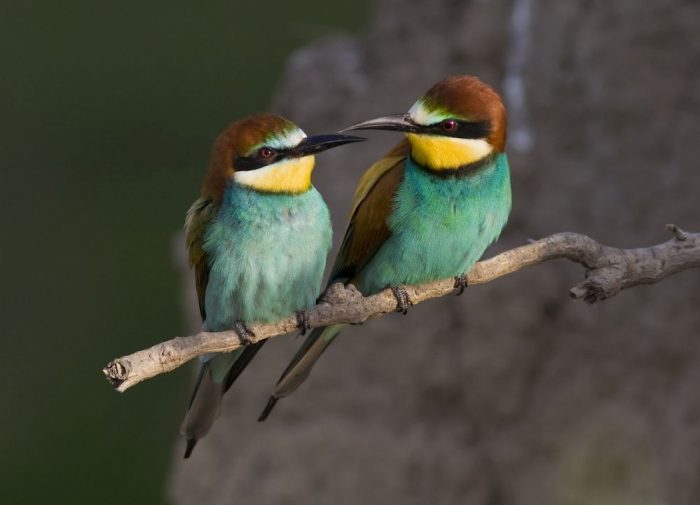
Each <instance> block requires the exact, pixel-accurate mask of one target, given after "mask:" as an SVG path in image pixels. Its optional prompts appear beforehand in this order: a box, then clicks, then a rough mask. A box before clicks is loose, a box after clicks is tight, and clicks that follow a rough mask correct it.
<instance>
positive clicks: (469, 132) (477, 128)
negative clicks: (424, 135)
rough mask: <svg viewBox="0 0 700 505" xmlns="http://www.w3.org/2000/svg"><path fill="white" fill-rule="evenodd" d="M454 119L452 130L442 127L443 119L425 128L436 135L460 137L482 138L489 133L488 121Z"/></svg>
mask: <svg viewBox="0 0 700 505" xmlns="http://www.w3.org/2000/svg"><path fill="white" fill-rule="evenodd" d="M454 121H455V122H456V123H457V128H456V129H454V130H452V131H445V129H444V128H443V127H442V124H443V121H440V122H439V123H437V124H434V125H430V126H428V127H427V129H428V130H429V131H430V132H432V133H435V134H436V135H442V136H443V137H455V138H461V139H484V138H486V137H488V136H489V134H490V133H491V122H490V121H474V122H472V121H459V120H454Z"/></svg>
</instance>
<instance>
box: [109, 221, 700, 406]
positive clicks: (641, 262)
mask: <svg viewBox="0 0 700 505" xmlns="http://www.w3.org/2000/svg"><path fill="white" fill-rule="evenodd" d="M666 228H667V229H668V231H670V232H671V233H672V234H673V238H672V239H671V240H669V241H668V242H665V243H663V244H658V245H655V246H652V247H647V248H639V249H616V248H614V247H608V246H604V245H601V244H599V243H598V242H596V241H595V240H593V239H591V238H590V237H587V236H585V235H580V234H577V233H557V234H556V235H551V236H549V237H546V238H543V239H541V240H537V241H532V242H531V243H529V244H528V245H524V246H522V247H518V248H515V249H511V250H510V251H506V252H504V253H501V254H499V255H498V256H495V257H493V258H490V259H487V260H484V261H480V262H479V263H477V264H476V265H474V267H473V268H472V270H471V271H470V272H469V275H468V283H469V285H475V284H484V283H487V282H490V281H492V280H495V279H498V278H499V277H503V276H505V275H508V274H511V273H513V272H517V271H518V270H520V269H522V268H525V267H529V266H532V265H537V264H539V263H543V262H545V261H549V260H553V259H558V258H566V259H569V260H571V261H574V262H576V263H580V264H581V265H583V266H584V267H585V268H586V278H585V280H584V281H583V282H582V283H580V284H578V285H577V286H574V287H573V288H572V289H571V290H570V295H571V297H572V298H575V299H579V300H581V299H582V300H585V301H586V302H588V303H595V302H597V301H599V300H605V299H606V298H610V297H611V296H614V295H616V294H617V293H618V292H619V291H621V290H623V289H626V288H629V287H632V286H637V285H640V284H651V283H655V282H658V281H660V280H662V279H664V278H666V277H668V276H669V275H673V274H675V273H677V272H680V271H682V270H686V269H689V268H697V267H700V233H687V232H684V231H683V230H681V229H680V228H678V227H677V226H675V225H667V226H666ZM405 288H406V292H407V293H408V296H409V298H410V300H411V302H412V304H413V305H415V304H418V303H420V302H422V301H425V300H429V299H431V298H437V297H441V296H445V295H447V294H450V293H452V292H454V291H455V288H456V285H455V280H454V279H445V280H440V281H435V282H428V283H426V284H422V285H419V286H405ZM395 309H396V298H395V297H394V295H393V293H392V292H391V290H390V289H386V290H384V291H382V292H380V293H377V294H375V295H371V296H367V297H363V296H362V295H361V294H360V292H359V291H357V289H355V287H354V286H352V285H348V286H343V285H342V284H341V283H336V284H333V285H332V286H330V287H329V288H328V289H327V290H326V292H325V293H324V295H323V297H322V299H321V301H320V302H319V303H318V305H316V306H315V307H313V308H312V309H310V310H309V311H308V323H309V325H310V326H311V327H312V328H316V327H319V326H328V325H331V324H339V323H346V324H361V323H363V322H365V321H367V320H368V319H373V318H375V317H379V316H382V315H384V314H387V313H389V312H394V311H395ZM249 328H250V329H251V330H252V332H253V333H254V334H255V336H254V337H253V338H252V339H251V342H259V341H261V340H265V339H267V338H270V337H275V336H278V335H284V334H286V333H290V332H292V331H295V330H297V328H298V325H297V319H296V317H295V316H293V315H292V316H290V317H287V318H286V319H283V320H281V321H277V322H275V323H269V324H251V325H250V326H249ZM242 345H243V342H242V341H241V339H240V337H239V336H238V334H237V333H236V332H235V331H222V332H216V333H212V332H201V333H198V334H197V335H192V336H189V337H176V338H174V339H172V340H168V341H166V342H162V343H160V344H157V345H154V346H153V347H150V348H148V349H144V350H142V351H138V352H135V353H133V354H130V355H128V356H124V357H121V358H118V359H116V360H114V361H111V362H110V363H108V364H107V366H106V367H105V368H104V369H103V370H102V371H103V373H104V374H105V376H106V377H107V379H108V380H109V381H110V382H111V383H112V385H113V386H114V387H115V388H116V389H117V391H120V392H123V391H126V390H127V389H129V388H130V387H132V386H134V385H136V384H138V383H139V382H142V381H144V380H147V379H150V378H151V377H155V376H156V375H159V374H162V373H165V372H170V371H171V370H174V369H175V368H177V367H179V366H180V365H182V364H184V363H186V362H187V361H189V360H191V359H192V358H195V357H197V356H200V355H202V354H206V353H213V352H230V351H233V350H235V349H238V348H239V347H241V346H242Z"/></svg>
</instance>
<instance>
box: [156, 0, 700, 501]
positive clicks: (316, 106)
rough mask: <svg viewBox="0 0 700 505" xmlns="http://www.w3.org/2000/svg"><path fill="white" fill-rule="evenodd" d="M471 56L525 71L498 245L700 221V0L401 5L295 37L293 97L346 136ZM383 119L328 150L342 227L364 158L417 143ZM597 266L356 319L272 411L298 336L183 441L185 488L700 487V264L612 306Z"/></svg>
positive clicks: (480, 497) (328, 184)
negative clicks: (313, 37)
mask: <svg viewBox="0 0 700 505" xmlns="http://www.w3.org/2000/svg"><path fill="white" fill-rule="evenodd" d="M528 11H529V14H530V19H529V22H528V19H527V14H528ZM458 73H471V74H475V75H478V76H480V77H481V78H482V79H484V80H485V81H487V82H490V83H491V84H493V85H494V87H496V88H497V89H499V90H501V91H502V92H504V91H506V82H508V83H510V84H509V85H508V86H511V87H509V88H508V92H507V93H505V95H506V98H507V101H508V104H509V108H510V116H511V130H510V134H511V136H510V140H511V143H510V148H509V152H510V159H511V168H512V174H513V193H514V208H513V215H512V218H511V222H510V224H509V225H508V227H507V228H506V230H505V232H504V234H503V236H502V239H501V240H500V241H499V243H498V244H497V245H496V246H494V247H493V248H492V249H491V250H490V251H488V252H487V255H491V254H493V253H494V252H496V251H498V250H503V249H505V248H510V247H513V246H516V245H519V244H522V243H523V242H525V241H526V240H527V239H528V238H530V237H541V236H544V235H547V234H550V233H554V232H558V231H577V232H582V233H586V234H589V235H591V236H593V237H594V238H596V239H598V240H600V241H602V242H604V243H607V244H610V245H614V246H623V247H630V246H641V245H651V244H654V243H657V242H661V241H664V240H666V239H667V236H666V233H665V232H664V230H663V225H664V224H665V223H667V222H673V223H676V224H678V225H680V226H682V227H686V228H687V229H690V230H693V231H697V230H698V229H700V213H699V212H698V207H699V203H698V190H699V188H700V175H699V174H700V168H699V167H698V162H697V160H698V159H700V3H698V2H697V1H690V0H689V1H680V0H677V1H672V0H646V1H644V2H640V1H632V0H618V1H616V2H609V1H605V2H604V1H600V0H599V1H596V0H588V1H584V0H580V1H572V2H557V1H554V0H532V2H530V0H514V1H505V0H481V1H477V0H471V1H466V0H465V1H459V0H439V1H436V0H431V1H429V2H426V1H419V0H412V1H399V0H378V1H377V4H376V7H375V9H374V13H373V22H372V24H371V27H370V28H369V29H368V31H367V32H366V33H365V34H364V35H363V36H361V37H358V38H356V39H353V38H343V37H337V38H327V39H323V40H319V41H318V42H317V43H315V44H313V45H312V46H310V47H307V48H305V49H303V50H301V51H298V52H297V53H295V54H294V55H293V57H292V58H291V59H290V61H289V64H288V68H287V72H286V77H285V79H284V82H283V83H282V85H281V87H280V89H279V92H278V93H277V96H276V98H275V100H274V102H273V103H272V105H271V108H272V109H274V110H277V111H280V112H281V113H283V114H285V115H287V116H289V117H290V118H292V119H293V120H294V121H296V122H298V123H299V124H301V125H303V127H304V128H305V130H306V131H307V132H310V133H312V132H320V131H326V130H329V131H332V130H337V129H339V128H341V127H343V126H346V125H349V124H351V123H353V122H356V121H359V120H363V119H367V118H370V117H374V116H377V115H381V114H385V113H395V112H402V111H405V110H407V109H408V107H409V106H410V105H411V104H412V103H413V101H414V100H415V99H416V98H417V97H418V96H420V95H421V94H422V93H423V92H424V91H425V90H426V89H427V88H428V87H429V86H430V85H431V84H432V83H433V82H434V81H436V80H438V79H440V78H442V77H444V76H447V75H450V74H458ZM519 79H522V81H521V82H522V84H523V87H522V91H523V92H524V95H523V98H524V100H522V103H521V101H520V100H519V96H518V82H519ZM371 137H372V141H371V142H368V143H365V144H363V145H362V146H359V147H356V148H353V149H343V150H337V151H331V152H329V153H328V154H327V155H324V156H323V157H322V158H321V159H320V160H319V164H318V168H317V171H316V176H315V177H316V185H317V187H319V189H320V190H321V191H322V192H323V193H324V195H325V197H326V199H327V201H328V202H329V204H330V206H331V210H332V212H333V218H334V223H335V226H336V242H337V241H339V240H340V239H341V238H342V233H343V230H344V226H345V223H346V214H347V212H348V208H349V205H350V199H351V195H352V188H353V187H354V185H355V184H356V181H357V179H358V177H359V176H360V174H361V172H362V171H363V170H364V169H365V168H366V167H367V166H368V165H369V164H370V163H371V161H372V160H374V159H376V158H377V157H378V156H379V155H381V154H382V153H383V152H384V151H386V150H387V149H388V148H389V147H390V146H391V145H392V144H393V143H394V142H396V141H398V140H399V138H398V136H396V135H392V134H389V133H383V134H382V133H377V134H373V135H372V136H371ZM582 274H583V272H582V271H581V269H580V267H578V266H576V265H573V264H569V263H563V262H562V263H550V264H546V265H542V266H539V267H536V268H533V269H530V270H527V271H525V272H521V273H518V274H515V275H512V276H510V277H507V278H505V279H502V280H499V281H497V282H494V283H492V284H489V285H486V286H483V287H481V286H480V287H474V288H472V289H469V290H468V291H467V294H465V296H463V297H461V298H456V297H455V298H443V299H440V300H437V301H434V302H429V303H425V304H422V305H420V306H418V307H415V308H414V309H413V310H411V311H410V312H409V315H408V316H407V317H402V316H400V315H394V316H390V317H386V318H383V319H381V320H377V321H373V322H371V323H370V324H367V325H365V326H363V327H355V328H352V329H351V330H348V331H346V332H344V333H343V334H342V336H341V338H340V339H339V340H338V342H337V343H336V344H335V345H334V346H332V347H331V348H330V350H329V352H328V353H327V354H326V356H324V359H323V360H321V362H320V364H319V365H318V366H317V367H316V369H315V370H314V373H313V374H312V377H311V379H310V380H309V381H308V382H307V383H306V384H305V386H304V387H302V388H301V390H300V391H298V392H297V393H296V394H295V395H294V396H292V397H290V398H289V399H286V400H284V401H282V402H280V404H279V406H278V408H277V410H276V411H275V412H274V414H273V415H272V416H271V417H270V419H269V420H268V421H267V422H266V423H262V424H261V423H257V422H256V418H257V415H258V414H259V412H260V410H261V409H262V407H263V406H264V403H265V401H266V398H267V394H268V393H269V391H270V390H271V388H272V386H273V384H274V382H275V381H276V379H277V377H278V376H279V374H280V372H281V370H282V369H283V367H284V366H285V365H286V363H287V361H288V359H289V358H290V357H291V355H292V354H293V352H294V350H295V348H296V347H297V346H298V345H299V343H300V341H298V340H297V341H294V340H293V339H292V338H290V337H287V338H279V339H275V340H274V341H273V342H272V343H271V344H269V345H268V346H267V347H266V349H265V351H264V352H262V353H261V354H260V356H259V357H258V358H257V359H256V362H255V363H254V364H253V365H252V366H251V367H250V369H249V370H248V371H247V372H246V373H245V374H244V376H243V377H242V378H241V380H240V382H239V383H238V384H237V386H236V387H234V388H233V389H232V391H231V392H230V393H229V395H228V396H227V399H226V402H225V405H224V411H223V414H222V418H221V419H220V420H219V422H218V423H217V424H216V426H215V427H214V429H213V431H212V433H211V434H210V435H209V436H208V437H207V438H205V439H204V440H202V442H201V443H200V444H199V446H198V447H197V450H196V451H195V453H194V455H193V457H192V459H191V460H188V461H182V460H181V459H179V458H180V457H181V449H182V448H181V447H180V446H178V447H177V448H176V449H175V451H174V456H173V457H174V465H173V469H172V477H171V481H170V496H171V501H172V502H173V503H174V504H176V505H189V504H204V503H206V504H230V503H253V504H299V503H333V504H337V505H343V504H358V503H402V504H426V503H430V504H447V503H464V504H485V505H505V504H513V505H555V504H556V505H579V504H580V505H583V504H586V505H608V504H609V505H613V504H614V505H627V504H629V505H658V504H674V505H675V504H679V505H697V504H698V503H700V388H699V386H698V385H699V384H700V273H698V272H696V271H689V272H685V273H682V274H680V275H679V276H677V277H674V278H671V279H668V280H666V281H664V282H663V283H662V284H659V285H655V286H652V287H642V288H636V289H634V290H630V291H626V292H623V293H621V294H620V295H618V296H617V297H616V298H614V299H611V300H608V301H605V302H602V303H600V304H598V305H595V306H587V305H585V304H582V303H577V302H573V301H571V300H570V299H569V298H568V296H567V291H568V289H569V287H571V286H572V285H573V284H575V283H576V282H577V281H578V280H579V279H580V278H581V276H582ZM188 278H189V277H188Z"/></svg>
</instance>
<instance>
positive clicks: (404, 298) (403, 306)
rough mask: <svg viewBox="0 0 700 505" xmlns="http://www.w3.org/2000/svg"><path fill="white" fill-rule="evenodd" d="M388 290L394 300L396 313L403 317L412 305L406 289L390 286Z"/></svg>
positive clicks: (398, 285)
mask: <svg viewBox="0 0 700 505" xmlns="http://www.w3.org/2000/svg"><path fill="white" fill-rule="evenodd" d="M390 288H391V292H392V293H393V294H394V298H396V312H401V313H402V314H403V315H404V316H405V315H406V314H408V308H409V307H410V306H411V305H413V302H412V301H411V299H410V298H409V296H408V293H407V292H406V288H404V287H403V286H402V285H400V284H392V285H391V286H390Z"/></svg>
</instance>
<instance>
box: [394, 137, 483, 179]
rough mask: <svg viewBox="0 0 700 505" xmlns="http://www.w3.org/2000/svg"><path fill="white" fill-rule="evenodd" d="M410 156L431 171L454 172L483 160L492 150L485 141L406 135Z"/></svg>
mask: <svg viewBox="0 0 700 505" xmlns="http://www.w3.org/2000/svg"><path fill="white" fill-rule="evenodd" d="M406 136H407V137H408V141H409V142H410V143H411V156H412V157H413V159H414V160H415V161H416V163H418V164H419V165H421V166H423V167H426V168H429V169H431V170H455V169H458V168H460V167H463V166H464V165H469V164H470V163H474V162H475V161H479V160H481V159H482V158H485V157H486V156H488V155H489V154H491V151H492V150H493V148H492V147H491V144H489V143H488V141H486V140H485V139H460V138H454V137H443V136H440V135H424V134H418V133H407V134H406Z"/></svg>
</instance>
